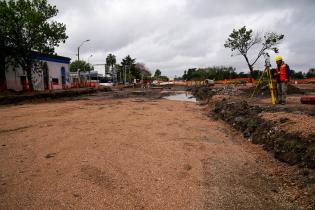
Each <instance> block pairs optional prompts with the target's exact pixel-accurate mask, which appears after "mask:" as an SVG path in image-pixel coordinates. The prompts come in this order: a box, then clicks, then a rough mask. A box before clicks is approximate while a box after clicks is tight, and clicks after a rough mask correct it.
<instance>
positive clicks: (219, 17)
mask: <svg viewBox="0 0 315 210" xmlns="http://www.w3.org/2000/svg"><path fill="white" fill-rule="evenodd" d="M49 2H50V3H52V4H55V5H56V6H57V7H58V9H59V10H60V14H59V16H58V17H57V20H58V21H61V22H64V23H65V24H66V25H67V33H68V35H69V39H68V40H67V42H66V44H65V45H62V46H60V47H58V48H57V49H56V51H57V52H58V53H59V54H62V55H65V56H70V57H72V58H75V54H76V49H77V46H78V45H79V44H80V43H81V42H82V41H83V40H85V39H91V42H89V43H86V44H85V45H84V46H83V47H82V49H81V53H80V54H81V55H82V58H87V57H88V56H89V55H90V54H94V57H92V58H91V61H92V62H93V63H101V62H104V59H105V55H106V53H109V52H113V53H115V54H116V56H117V58H118V59H121V58H123V57H125V56H126V55H127V54H130V55H131V56H133V57H136V58H137V61H140V62H143V63H145V64H146V65H147V66H148V67H149V68H150V69H151V71H154V70H155V69H157V68H159V69H161V70H162V72H163V73H164V74H166V75H169V76H173V75H175V74H176V75H180V74H181V72H183V71H184V70H185V69H187V68H190V67H206V66H212V65H233V66H235V67H236V68H237V70H238V71H247V66H246V63H245V61H244V59H243V58H242V57H240V56H236V57H231V56H230V55H231V51H230V50H229V49H225V48H224V47H223V44H224V42H225V40H226V39H227V37H228V35H229V34H230V33H231V31H232V30H233V28H239V27H241V26H243V25H246V26H248V28H252V29H254V30H259V31H275V32H278V33H283V34H285V40H284V41H283V44H281V45H280V46H279V47H280V53H281V54H282V55H283V56H284V57H285V58H286V60H287V62H288V63H289V64H290V66H291V67H292V68H294V69H298V70H307V69H308V68H310V67H314V66H315V60H314V55H315V42H314V38H313V37H314V35H313V34H314V32H315V29H314V25H315V18H314V17H315V1H312V0H302V1H293V0H289V1H277V3H275V1H271V0H267V1H266V0H264V1H262V0H261V1H250V0H243V1H233V0H220V1H208V0H170V1H157V0H133V1H129V0H119V1H118V0H106V1H102V0H93V1H83V0H82V1H62V0H50V1H49ZM256 68H263V60H260V61H259V62H258V63H257V65H256Z"/></svg>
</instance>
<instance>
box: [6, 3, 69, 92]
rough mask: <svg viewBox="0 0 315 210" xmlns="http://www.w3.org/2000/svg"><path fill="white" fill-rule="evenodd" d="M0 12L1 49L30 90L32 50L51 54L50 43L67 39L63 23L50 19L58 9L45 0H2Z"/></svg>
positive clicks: (32, 64)
mask: <svg viewBox="0 0 315 210" xmlns="http://www.w3.org/2000/svg"><path fill="white" fill-rule="evenodd" d="M0 14H1V21H0V23H1V26H0V27H1V40H0V42H1V45H0V46H1V52H5V54H4V55H6V56H7V57H10V58H12V59H13V60H14V62H16V63H17V64H19V65H20V66H21V67H22V68H23V69H24V70H25V71H26V73H27V79H28V81H29V88H30V90H34V88H33V83H32V68H34V63H35V61H34V60H33V59H32V51H37V52H39V53H45V54H52V53H53V52H54V47H56V46H59V43H60V42H63V43H64V42H65V40H66V39H67V35H66V33H65V31H66V26H65V25H64V24H63V23H59V22H57V21H55V20H53V19H52V18H53V17H55V16H56V15H57V14H58V9H57V8H56V6H52V5H50V4H48V3H47V0H32V1H30V0H8V1H3V0H2V1H1V3H0ZM8 49H9V50H8ZM2 50H3V51H2ZM1 56H2V57H1V59H3V54H1ZM2 65H3V64H2ZM1 71H3V70H1Z"/></svg>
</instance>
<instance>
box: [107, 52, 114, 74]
mask: <svg viewBox="0 0 315 210" xmlns="http://www.w3.org/2000/svg"><path fill="white" fill-rule="evenodd" d="M105 60H106V65H107V66H108V67H111V70H110V72H106V73H110V75H111V76H112V77H113V74H114V72H113V71H114V66H115V64H116V56H115V55H114V54H111V53H109V54H108V55H107V57H106V59H105Z"/></svg>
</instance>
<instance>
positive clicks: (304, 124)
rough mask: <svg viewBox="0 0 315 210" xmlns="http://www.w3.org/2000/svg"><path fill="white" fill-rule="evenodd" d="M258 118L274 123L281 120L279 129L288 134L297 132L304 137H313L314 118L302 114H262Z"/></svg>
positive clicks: (314, 130)
mask: <svg viewBox="0 0 315 210" xmlns="http://www.w3.org/2000/svg"><path fill="white" fill-rule="evenodd" d="M260 117H262V118H263V119H266V120H272V121H274V122H281V121H282V120H283V122H282V123H281V124H280V129H281V130H284V131H286V132H288V133H296V132H298V133H301V135H303V136H304V137H308V136H311V135H315V117H311V116H309V115H305V114H303V113H287V112H263V113H261V114H260ZM314 141H315V140H314Z"/></svg>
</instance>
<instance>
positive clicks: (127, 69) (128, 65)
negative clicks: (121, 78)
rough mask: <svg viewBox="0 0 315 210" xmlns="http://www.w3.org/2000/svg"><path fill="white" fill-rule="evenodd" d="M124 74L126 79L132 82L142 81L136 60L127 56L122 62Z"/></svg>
mask: <svg viewBox="0 0 315 210" xmlns="http://www.w3.org/2000/svg"><path fill="white" fill-rule="evenodd" d="M121 66H122V69H121V70H122V73H123V75H124V74H126V79H127V80H128V81H129V82H131V81H132V80H133V79H140V77H141V75H140V71H139V69H137V68H136V59H135V58H131V56H130V55H127V56H126V57H125V58H123V59H122V61H121Z"/></svg>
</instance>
